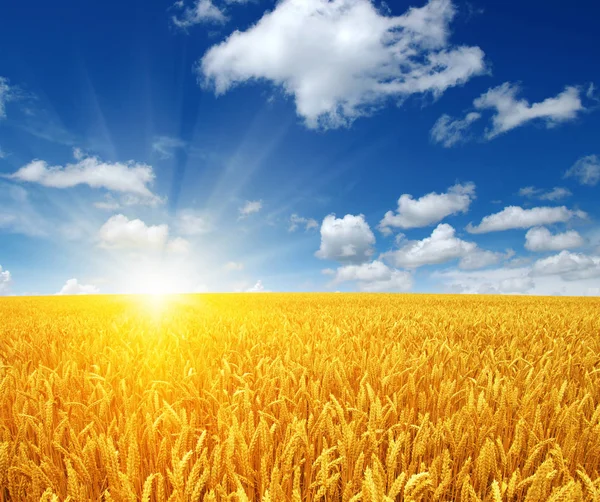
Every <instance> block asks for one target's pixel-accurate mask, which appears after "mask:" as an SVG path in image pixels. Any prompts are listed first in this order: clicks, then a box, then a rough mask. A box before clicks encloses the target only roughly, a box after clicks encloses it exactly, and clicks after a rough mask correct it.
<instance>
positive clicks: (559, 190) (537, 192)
mask: <svg viewBox="0 0 600 502" xmlns="http://www.w3.org/2000/svg"><path fill="white" fill-rule="evenodd" d="M519 195H520V196H521V197H528V198H530V199H538V200H550V201H557V200H561V199H565V198H567V197H570V196H571V195H573V194H572V193H571V190H569V189H568V188H564V187H554V188H553V189H552V190H543V189H541V188H535V187H532V186H529V187H523V188H521V189H520V190H519Z"/></svg>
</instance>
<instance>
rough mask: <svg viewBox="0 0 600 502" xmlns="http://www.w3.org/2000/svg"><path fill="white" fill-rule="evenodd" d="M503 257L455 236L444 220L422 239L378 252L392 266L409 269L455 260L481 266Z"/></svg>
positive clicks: (465, 265) (468, 264)
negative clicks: (392, 249)
mask: <svg viewBox="0 0 600 502" xmlns="http://www.w3.org/2000/svg"><path fill="white" fill-rule="evenodd" d="M401 242H402V241H401ZM503 256H504V255H503V254H502V253H494V252H491V251H485V250H483V249H481V248H479V247H478V246H477V244H475V243H474V242H468V241H464V240H462V239H459V238H458V237H456V230H455V229H454V228H453V227H452V226H450V225H448V224H447V223H440V224H439V225H438V226H437V227H436V228H435V229H434V230H433V232H432V233H431V236H429V237H426V238H424V239H423V240H420V241H408V242H406V243H405V244H404V245H403V246H401V247H400V248H399V249H397V250H394V251H388V252H387V253H383V255H382V257H383V258H384V259H386V260H388V261H389V262H391V263H392V264H394V265H395V266H396V267H402V268H409V269H412V268H418V267H422V266H424V265H436V264H440V263H446V262H449V261H452V260H456V259H460V260H461V261H460V267H461V268H468V269H471V268H481V267H486V266H489V265H492V264H494V263H497V262H498V261H499V260H500V259H501V258H503Z"/></svg>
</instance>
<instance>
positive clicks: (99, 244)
mask: <svg viewBox="0 0 600 502" xmlns="http://www.w3.org/2000/svg"><path fill="white" fill-rule="evenodd" d="M0 11H1V14H0V47H1V48H2V50H1V51H0V152H1V153H0V267H1V268H0V294H5V295H23V294H55V293H63V294H79V293H96V292H100V293H128V292H202V291H412V292H462V293H507V294H510V293H513V294H568V295H600V227H599V225H598V218H599V217H600V205H599V204H598V200H599V193H600V147H599V144H598V137H599V136H598V133H599V131H600V113H599V112H598V108H599V106H600V67H599V66H598V64H597V47H598V45H599V43H600V37H599V35H598V32H597V28H596V24H597V23H596V21H595V20H596V19H597V18H598V15H600V6H598V5H597V4H596V3H595V2H591V1H590V2H585V6H584V5H583V4H582V3H581V2H579V3H577V4H575V3H572V4H564V3H563V2H561V3H559V2H547V1H544V2H542V1H537V0H535V1H529V2H517V1H516V0H505V1H502V2H500V1H493V2H475V1H473V2H467V1H462V0H454V1H452V2H451V1H450V0H430V1H428V2H427V1H424V0H419V1H414V2H404V1H402V2H392V1H389V2H387V3H384V2H379V1H372V2H371V1H369V0H281V1H279V2H273V1H266V0H210V1H209V0H182V1H179V2H176V3H172V2H171V1H157V0H144V1H141V0H132V1H130V2H114V1H103V2H97V1H91V2H85V5H84V4H82V3H81V2H76V1H75V0H64V1H61V2H52V3H48V2H42V1H39V0H32V1H30V2H27V3H26V4H23V3H22V2H11V3H7V4H6V5H3V6H2V7H1V8H0Z"/></svg>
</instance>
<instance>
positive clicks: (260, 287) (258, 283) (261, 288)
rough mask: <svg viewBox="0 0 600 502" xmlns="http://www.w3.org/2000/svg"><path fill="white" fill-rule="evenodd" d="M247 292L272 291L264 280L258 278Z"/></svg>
mask: <svg viewBox="0 0 600 502" xmlns="http://www.w3.org/2000/svg"><path fill="white" fill-rule="evenodd" d="M246 293H270V291H267V290H266V289H265V287H264V286H263V283H262V281H261V280H258V281H256V284H255V285H254V286H252V287H251V288H249V289H247V290H246Z"/></svg>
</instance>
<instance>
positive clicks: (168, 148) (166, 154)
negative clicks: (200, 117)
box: [152, 136, 187, 159]
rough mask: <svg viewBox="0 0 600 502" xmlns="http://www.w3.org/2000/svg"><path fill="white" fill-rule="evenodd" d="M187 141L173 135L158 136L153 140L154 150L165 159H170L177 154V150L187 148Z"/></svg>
mask: <svg viewBox="0 0 600 502" xmlns="http://www.w3.org/2000/svg"><path fill="white" fill-rule="evenodd" d="M186 146H187V143H186V142H185V141H183V140H181V139H179V138H173V137H171V136H156V137H155V138H154V141H153V142H152V150H153V151H154V152H156V153H158V154H159V155H160V157H161V158H163V159H169V158H171V157H173V155H175V150H178V149H181V148H185V147H186Z"/></svg>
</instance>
